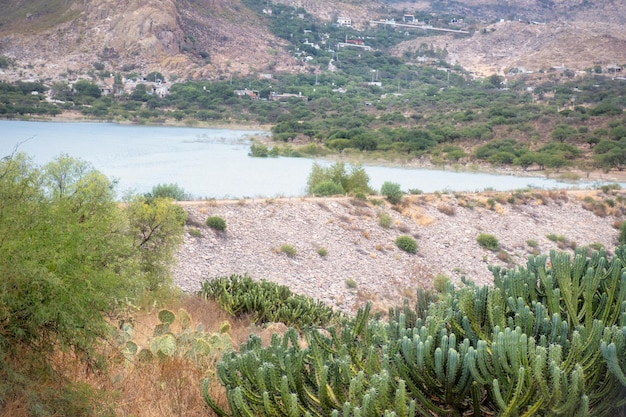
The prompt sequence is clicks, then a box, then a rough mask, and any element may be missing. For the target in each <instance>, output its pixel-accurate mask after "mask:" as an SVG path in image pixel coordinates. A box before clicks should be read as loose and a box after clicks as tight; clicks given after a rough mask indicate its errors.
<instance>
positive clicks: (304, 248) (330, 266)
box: [174, 190, 626, 312]
mask: <svg viewBox="0 0 626 417" xmlns="http://www.w3.org/2000/svg"><path fill="white" fill-rule="evenodd" d="M607 192H608V194H606V193H604V192H602V191H593V190H587V191H578V192H575V191H570V192H566V191H540V190H536V191H533V190H528V191H520V192H515V193H489V192H486V193H481V194H472V193H468V194H464V193H457V194H454V195H446V194H443V195H437V194H430V195H426V194H425V195H419V196H405V197H404V200H403V202H402V203H401V204H399V205H397V206H392V205H389V204H388V203H386V202H384V203H383V202H382V201H381V200H379V201H378V202H377V201H376V199H370V201H368V202H365V201H363V200H359V199H355V198H320V199H314V198H306V199H283V200H247V201H244V200H242V201H233V202H211V201H206V202H194V203H191V202H190V203H181V204H183V205H184V207H185V209H186V211H187V213H188V225H187V230H188V232H190V233H188V234H186V237H185V241H184V244H183V247H182V249H181V250H180V251H179V253H178V256H177V257H178V261H179V264H178V267H176V268H175V270H174V279H175V282H176V283H177V285H179V286H180V287H181V288H183V289H185V290H187V291H198V290H199V288H200V284H201V283H202V282H204V281H205V280H209V279H212V278H216V277H220V276H229V275H230V274H242V275H243V274H250V275H251V276H252V277H253V278H255V279H267V280H270V281H274V282H277V283H279V284H282V285H287V286H289V287H290V288H291V290H292V291H293V292H295V293H299V294H304V295H308V296H311V297H314V298H316V299H319V300H322V301H324V302H325V303H327V304H329V305H331V306H333V307H335V308H337V309H340V310H343V311H348V312H354V311H356V309H357V308H358V307H361V306H363V305H364V303H365V302H367V301H371V302H373V303H374V304H375V306H376V307H377V308H378V309H379V311H381V312H385V311H387V308H388V307H389V306H392V305H397V304H398V303H399V302H400V301H401V300H402V299H403V298H405V297H409V298H411V297H412V296H414V295H415V289H416V288H423V289H432V288H433V286H434V285H435V281H437V280H441V279H445V277H447V278H448V279H450V280H451V281H452V282H453V283H455V284H456V285H459V284H460V282H461V277H466V278H467V279H469V280H472V281H474V282H475V283H477V284H480V285H483V284H491V283H492V280H493V277H492V275H491V272H490V271H489V270H488V265H500V266H502V267H513V266H519V265H521V266H523V265H525V263H526V260H527V258H528V256H529V255H530V254H546V255H547V254H549V252H550V250H551V249H557V250H565V251H571V250H572V249H573V248H575V247H576V246H592V247H595V248H598V247H600V246H603V247H605V248H607V250H609V251H613V250H614V248H615V246H616V244H617V236H618V231H617V230H616V229H615V225H616V224H619V222H620V221H622V220H623V219H624V216H625V215H626V193H624V191H622V190H607ZM379 203H382V204H379ZM611 204H612V205H613V206H612V207H611V206H610V205H611ZM209 216H220V217H222V218H223V219H224V220H225V221H226V224H227V227H226V231H224V232H215V231H213V230H212V229H210V228H209V227H207V226H206V225H205V221H206V219H207V218H208V217H209ZM384 216H388V218H389V222H388V224H387V225H386V224H385V223H384V222H383V221H381V219H382V218H383V217H384ZM563 219H567V221H564V220H563ZM192 229H193V231H192ZM192 233H193V234H192ZM481 233H485V234H490V235H493V236H495V237H496V238H497V240H498V242H499V247H498V248H497V249H496V250H489V249H485V248H484V247H482V246H480V244H479V243H478V242H477V237H478V236H479V234H481ZM400 235H410V236H413V237H414V238H415V239H416V240H417V244H418V250H417V253H416V254H410V253H406V252H403V251H402V250H400V249H398V247H396V245H395V243H394V241H395V239H396V238H397V237H398V236H400ZM282 245H292V246H293V248H294V251H293V252H294V253H293V254H291V255H288V254H286V253H285V251H283V250H281V246H282ZM322 248H323V249H324V251H320V249H322ZM320 253H321V254H322V255H320Z"/></svg>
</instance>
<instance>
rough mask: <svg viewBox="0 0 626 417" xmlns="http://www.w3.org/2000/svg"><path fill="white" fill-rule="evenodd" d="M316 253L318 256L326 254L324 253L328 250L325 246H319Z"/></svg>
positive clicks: (326, 253)
mask: <svg viewBox="0 0 626 417" xmlns="http://www.w3.org/2000/svg"><path fill="white" fill-rule="evenodd" d="M317 254H318V255H319V256H326V255H328V251H327V250H326V248H319V249H318V250H317Z"/></svg>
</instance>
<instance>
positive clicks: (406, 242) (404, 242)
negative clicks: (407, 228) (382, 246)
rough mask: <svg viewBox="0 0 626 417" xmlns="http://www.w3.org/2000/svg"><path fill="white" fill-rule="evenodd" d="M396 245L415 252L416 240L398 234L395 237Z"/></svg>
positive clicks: (406, 250) (409, 251)
mask: <svg viewBox="0 0 626 417" xmlns="http://www.w3.org/2000/svg"><path fill="white" fill-rule="evenodd" d="M396 246H397V247H398V248H400V249H402V250H403V251H405V252H408V253H415V252H417V242H416V241H415V239H413V238H412V237H411V236H407V235H402V236H398V237H397V238H396Z"/></svg>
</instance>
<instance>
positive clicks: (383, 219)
mask: <svg viewBox="0 0 626 417" xmlns="http://www.w3.org/2000/svg"><path fill="white" fill-rule="evenodd" d="M378 224H379V225H380V226H381V227H384V228H385V229H389V228H390V227H391V216H390V215H388V214H387V213H380V214H379V215H378Z"/></svg>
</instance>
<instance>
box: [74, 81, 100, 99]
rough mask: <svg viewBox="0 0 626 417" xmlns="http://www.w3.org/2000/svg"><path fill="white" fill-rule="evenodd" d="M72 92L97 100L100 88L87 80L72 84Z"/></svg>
mask: <svg viewBox="0 0 626 417" xmlns="http://www.w3.org/2000/svg"><path fill="white" fill-rule="evenodd" d="M74 90H76V92H77V93H78V94H79V95H81V96H87V97H92V98H99V97H100V96H101V95H102V92H101V91H100V88H99V87H98V86H97V85H95V84H93V83H91V82H89V81H87V80H78V81H76V83H75V84H74Z"/></svg>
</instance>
